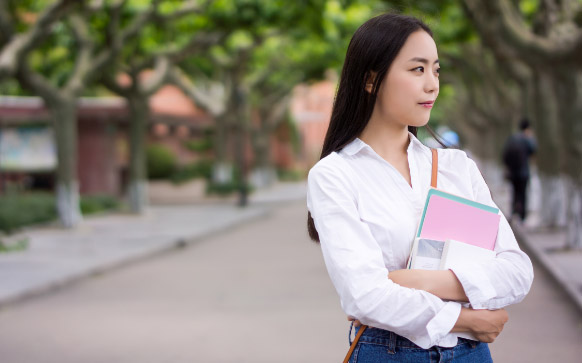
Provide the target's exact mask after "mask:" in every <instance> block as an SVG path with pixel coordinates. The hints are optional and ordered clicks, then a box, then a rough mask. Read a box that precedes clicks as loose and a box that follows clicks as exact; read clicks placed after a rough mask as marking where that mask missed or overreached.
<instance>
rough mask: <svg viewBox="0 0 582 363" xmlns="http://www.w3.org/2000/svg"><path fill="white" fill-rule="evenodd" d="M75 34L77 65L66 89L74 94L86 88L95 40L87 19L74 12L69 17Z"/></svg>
mask: <svg viewBox="0 0 582 363" xmlns="http://www.w3.org/2000/svg"><path fill="white" fill-rule="evenodd" d="M69 21H70V24H71V28H72V30H73V35H74V36H75V39H76V41H77V44H78V45H79V51H78V53H77V58H76V59H75V67H74V69H73V73H72V76H71V78H69V81H68V82H67V84H66V85H65V90H67V91H68V92H71V93H73V94H78V93H79V92H81V91H82V90H83V89H84V88H85V82H86V81H87V77H88V76H89V75H90V74H91V71H92V66H91V62H92V56H93V42H92V41H91V39H90V35H89V27H88V26H87V23H86V21H85V19H83V18H82V17H81V16H80V15H78V14H72V15H71V16H70V18H69Z"/></svg>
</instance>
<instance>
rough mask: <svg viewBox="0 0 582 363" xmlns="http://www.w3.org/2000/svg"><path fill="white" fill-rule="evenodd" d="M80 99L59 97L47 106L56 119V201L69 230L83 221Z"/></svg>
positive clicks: (59, 212)
mask: <svg viewBox="0 0 582 363" xmlns="http://www.w3.org/2000/svg"><path fill="white" fill-rule="evenodd" d="M76 102H77V99H76V98H75V97H73V96H64V97H60V98H59V100H58V101H56V100H55V101H53V102H51V103H50V104H47V106H48V108H49V109H50V112H51V115H52V116H53V125H54V128H55V139H56V146H57V160H58V165H57V173H56V179H57V180H56V181H57V182H56V197H57V212H58V215H59V218H60V220H61V223H62V224H63V226H64V227H66V228H73V227H75V226H77V225H78V224H79V223H80V222H81V220H82V215H81V210H80V208H79V199H80V198H79V181H78V179H77V104H76Z"/></svg>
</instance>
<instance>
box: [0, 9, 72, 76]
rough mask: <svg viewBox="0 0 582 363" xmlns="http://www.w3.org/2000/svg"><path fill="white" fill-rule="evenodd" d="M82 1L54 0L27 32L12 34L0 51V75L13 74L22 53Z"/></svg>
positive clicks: (21, 57) (32, 46)
mask: <svg viewBox="0 0 582 363" xmlns="http://www.w3.org/2000/svg"><path fill="white" fill-rule="evenodd" d="M82 1H83V0H59V1H56V2H54V3H53V4H51V5H49V6H48V7H47V8H46V9H45V10H44V11H43V12H42V13H41V14H40V16H39V17H38V20H37V21H36V23H34V25H33V26H32V27H31V28H30V29H29V30H28V31H27V32H25V33H21V34H16V35H13V36H12V37H11V40H10V41H9V42H8V43H6V45H5V46H4V47H3V48H2V51H1V53H0V77H2V76H6V75H11V74H14V73H15V72H16V69H17V67H18V65H19V63H22V59H23V55H24V54H26V53H27V52H28V51H30V50H31V49H33V48H34V47H35V45H36V44H37V43H39V42H40V41H41V40H42V39H43V38H44V37H45V36H46V34H47V33H49V29H50V27H51V26H52V25H53V24H54V23H56V22H57V21H59V20H60V19H61V18H62V17H64V16H65V15H66V14H68V13H69V12H70V11H71V9H73V7H74V6H75V5H79V4H80V3H82Z"/></svg>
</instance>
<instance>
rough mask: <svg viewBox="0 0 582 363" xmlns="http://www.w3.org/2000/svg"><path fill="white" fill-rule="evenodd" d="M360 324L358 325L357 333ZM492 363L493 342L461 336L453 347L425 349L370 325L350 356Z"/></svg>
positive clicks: (368, 360) (417, 362) (367, 362)
mask: <svg viewBox="0 0 582 363" xmlns="http://www.w3.org/2000/svg"><path fill="white" fill-rule="evenodd" d="M358 330H359V328H356V333H357V331H358ZM383 362H402V363H422V362H427V363H433V362H434V363H436V362H454V363H486V362H487V363H492V362H493V360H492V359H491V354H490V353H489V345H487V343H482V342H477V341H474V340H468V339H463V338H459V342H458V343H457V345H456V346H454V347H452V348H443V347H438V346H435V347H432V348H429V349H422V348H421V347H419V346H418V345H416V344H414V343H413V342H411V341H410V340H408V339H406V338H404V337H402V336H400V335H397V334H395V333H393V332H391V331H388V330H382V329H377V328H372V327H368V328H367V329H366V330H365V331H364V333H363V334H362V336H361V337H360V341H359V342H358V345H357V346H356V348H355V349H354V352H353V353H352V356H351V357H350V363H383Z"/></svg>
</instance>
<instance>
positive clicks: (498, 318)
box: [348, 308, 509, 343]
mask: <svg viewBox="0 0 582 363" xmlns="http://www.w3.org/2000/svg"><path fill="white" fill-rule="evenodd" d="M508 320H509V315H507V311H505V309H499V310H475V309H470V308H462V309H461V314H460V315H459V318H458V320H457V323H456V324H455V326H454V327H453V330H451V332H452V333H461V332H469V333H471V334H473V336H474V337H475V338H476V339H477V340H479V341H481V342H484V343H493V341H494V340H495V339H496V338H497V336H498V335H499V334H500V333H501V331H502V330H503V327H504V326H505V323H507V321H508ZM348 321H353V322H354V326H355V327H359V326H360V325H362V323H361V322H360V321H359V320H358V319H356V318H354V317H353V316H348Z"/></svg>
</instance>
